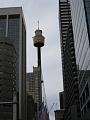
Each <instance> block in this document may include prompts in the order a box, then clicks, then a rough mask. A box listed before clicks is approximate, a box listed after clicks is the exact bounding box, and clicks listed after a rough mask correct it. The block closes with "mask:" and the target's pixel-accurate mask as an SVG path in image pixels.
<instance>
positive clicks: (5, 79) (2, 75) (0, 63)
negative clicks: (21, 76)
mask: <svg viewBox="0 0 90 120" xmlns="http://www.w3.org/2000/svg"><path fill="white" fill-rule="evenodd" d="M14 97H16V51H15V47H14V46H13V45H12V44H11V43H10V42H8V39H6V38H0V120H13V115H14V117H16V115H15V114H14V113H13V109H14V106H13V105H14V104H15V103H14ZM15 102H16V101H15Z"/></svg>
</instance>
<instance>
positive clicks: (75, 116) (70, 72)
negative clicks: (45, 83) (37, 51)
mask: <svg viewBox="0 0 90 120" xmlns="http://www.w3.org/2000/svg"><path fill="white" fill-rule="evenodd" d="M59 28H60V42H61V55H62V71H63V84H64V97H65V98H64V99H65V113H64V120H79V118H80V114H79V90H78V78H77V66H76V58H75V48H74V39H73V30H72V19H71V10H70V3H69V1H68V0H59Z"/></svg>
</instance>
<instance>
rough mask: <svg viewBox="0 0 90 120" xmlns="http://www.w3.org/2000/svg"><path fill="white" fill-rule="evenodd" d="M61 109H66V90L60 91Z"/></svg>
mask: <svg viewBox="0 0 90 120" xmlns="http://www.w3.org/2000/svg"><path fill="white" fill-rule="evenodd" d="M59 100H60V109H65V100H64V91H63V92H60V93H59Z"/></svg>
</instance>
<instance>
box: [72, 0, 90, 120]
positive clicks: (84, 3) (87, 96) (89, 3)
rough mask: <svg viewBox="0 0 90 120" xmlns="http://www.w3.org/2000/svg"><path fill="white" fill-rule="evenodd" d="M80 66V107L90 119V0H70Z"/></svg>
mask: <svg viewBox="0 0 90 120" xmlns="http://www.w3.org/2000/svg"><path fill="white" fill-rule="evenodd" d="M70 4H71V15H72V24H73V33H74V43H75V55H76V64H77V66H78V78H79V98H80V109H81V115H82V119H83V120H88V119H90V115H89V113H90V0H70Z"/></svg>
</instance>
